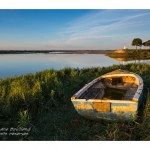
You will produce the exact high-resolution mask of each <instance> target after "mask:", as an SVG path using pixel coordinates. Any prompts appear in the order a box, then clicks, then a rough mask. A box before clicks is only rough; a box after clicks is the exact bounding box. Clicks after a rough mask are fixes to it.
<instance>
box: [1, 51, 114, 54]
mask: <svg viewBox="0 0 150 150" xmlns="http://www.w3.org/2000/svg"><path fill="white" fill-rule="evenodd" d="M111 52H113V50H0V54H35V53H49V54H108V53H111Z"/></svg>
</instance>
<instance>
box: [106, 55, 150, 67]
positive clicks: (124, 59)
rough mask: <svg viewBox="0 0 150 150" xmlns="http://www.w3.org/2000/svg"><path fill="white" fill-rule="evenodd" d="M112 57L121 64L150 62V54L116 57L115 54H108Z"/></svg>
mask: <svg viewBox="0 0 150 150" xmlns="http://www.w3.org/2000/svg"><path fill="white" fill-rule="evenodd" d="M108 57H110V58H113V59H115V60H116V61H118V62H119V64H123V65H125V64H127V63H135V64H137V63H146V64H150V57H149V56H144V57H138V56H135V57H114V56H108Z"/></svg>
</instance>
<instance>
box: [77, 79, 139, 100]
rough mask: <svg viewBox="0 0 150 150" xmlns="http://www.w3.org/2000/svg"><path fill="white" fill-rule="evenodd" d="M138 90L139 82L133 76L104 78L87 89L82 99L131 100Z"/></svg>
mask: <svg viewBox="0 0 150 150" xmlns="http://www.w3.org/2000/svg"><path fill="white" fill-rule="evenodd" d="M137 88H138V81H137V79H136V78H135V77H132V76H119V77H118V76H114V77H106V78H102V79H101V80H99V81H98V82H96V83H95V84H94V85H93V86H91V87H90V88H89V89H87V90H86V91H85V92H84V93H83V94H82V95H81V96H80V97H79V98H80V99H86V100H88V99H101V100H107V99H109V100H110V99H112V100H131V99H132V98H133V96H134V95H135V92H136V91H137Z"/></svg>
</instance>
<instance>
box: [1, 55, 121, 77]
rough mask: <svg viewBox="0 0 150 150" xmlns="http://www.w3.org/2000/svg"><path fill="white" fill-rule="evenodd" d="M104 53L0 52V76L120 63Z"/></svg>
mask: <svg viewBox="0 0 150 150" xmlns="http://www.w3.org/2000/svg"><path fill="white" fill-rule="evenodd" d="M120 63H121V62H120V61H117V60H115V59H113V58H110V57H107V56H105V55H104V54H44V53H43V54H42V53H37V54H0V78H6V77H14V76H18V75H22V74H27V73H35V72H38V71H43V70H46V69H52V68H53V69H56V70H59V69H63V68H65V67H72V68H80V69H81V68H89V67H107V66H111V65H113V64H117V65H118V64H120Z"/></svg>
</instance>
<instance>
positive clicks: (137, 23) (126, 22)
mask: <svg viewBox="0 0 150 150" xmlns="http://www.w3.org/2000/svg"><path fill="white" fill-rule="evenodd" d="M149 18H150V9H25V10H23V9H20V10H19V9H1V10H0V50H9V49H12V50H13V49H17V50H29V49H30V50H36V49H39V50H42V49H44V50H65V49H66V50H76V49H77V50H80V49H83V50H84V49H85V50H87V49H89V50H107V49H108V50H109V49H112V50H114V49H118V48H123V44H124V42H126V45H127V47H128V48H134V47H133V46H131V42H132V40H133V39H134V38H141V39H142V41H143V42H144V41H146V40H150V19H149Z"/></svg>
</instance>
